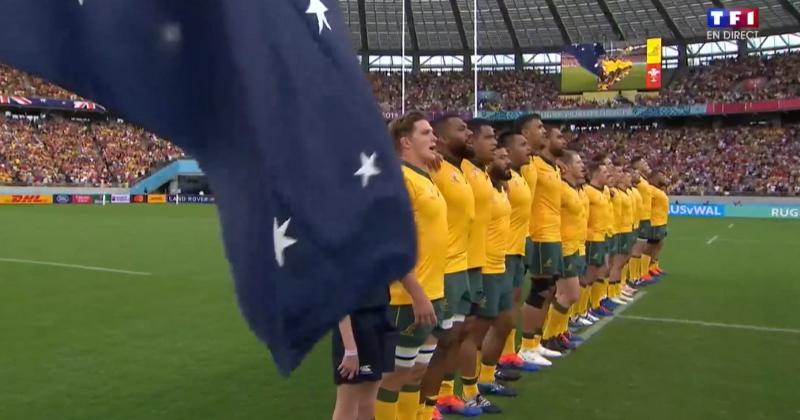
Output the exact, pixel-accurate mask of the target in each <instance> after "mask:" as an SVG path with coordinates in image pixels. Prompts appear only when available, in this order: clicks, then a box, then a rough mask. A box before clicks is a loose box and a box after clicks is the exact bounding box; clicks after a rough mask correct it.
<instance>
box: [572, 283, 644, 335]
mask: <svg viewBox="0 0 800 420" xmlns="http://www.w3.org/2000/svg"><path fill="white" fill-rule="evenodd" d="M645 294H647V292H646V291H644V290H642V291H641V292H639V293H637V294H636V296H634V297H633V300H632V301H630V302H629V303H628V304H627V305H623V306H620V307H619V308H617V310H616V311H615V312H614V315H613V316H607V317H605V318H603V319H601V320H600V321H597V322H596V323H595V324H594V325H592V326H591V327H589V328H587V329H585V330H584V331H583V332H581V333H580V334H578V335H580V336H581V337H583V340H584V341H582V342H581V343H580V345H579V346H578V347H580V346H582V345H584V344H585V343H587V342H588V341H589V338H591V337H592V336H593V335H595V334H597V333H598V332H600V330H602V329H603V328H604V327H605V326H606V325H608V323H609V322H611V321H613V320H614V318H616V317H618V316H619V315H620V314H622V313H623V312H625V311H626V310H627V309H628V308H630V307H631V305H633V304H634V303H635V302H637V301H638V300H639V299H641V298H642V297H644V295H645Z"/></svg>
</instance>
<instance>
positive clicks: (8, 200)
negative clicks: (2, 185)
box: [0, 194, 53, 205]
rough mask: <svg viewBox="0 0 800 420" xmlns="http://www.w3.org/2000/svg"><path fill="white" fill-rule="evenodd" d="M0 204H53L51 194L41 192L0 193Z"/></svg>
mask: <svg viewBox="0 0 800 420" xmlns="http://www.w3.org/2000/svg"><path fill="white" fill-rule="evenodd" d="M0 204H22V205H37V204H53V196H52V195H42V194H24V195H22V194H11V195H8V194H6V195H0Z"/></svg>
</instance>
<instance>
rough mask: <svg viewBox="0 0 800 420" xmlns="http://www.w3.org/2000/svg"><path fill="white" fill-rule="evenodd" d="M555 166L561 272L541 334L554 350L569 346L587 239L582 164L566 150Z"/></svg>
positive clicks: (546, 344) (547, 345) (547, 344)
mask: <svg viewBox="0 0 800 420" xmlns="http://www.w3.org/2000/svg"><path fill="white" fill-rule="evenodd" d="M558 166H559V168H560V169H561V175H562V180H561V210H560V215H561V221H560V229H561V255H562V257H563V258H564V269H563V271H562V272H561V277H560V278H559V279H558V286H557V288H556V293H555V298H554V299H553V302H552V304H551V305H550V309H549V312H548V315H547V320H546V321H545V324H544V332H543V334H542V338H543V345H544V346H545V347H546V348H549V349H550V350H554V351H561V350H563V349H566V348H570V347H571V343H570V342H569V341H570V340H569V339H567V338H566V337H563V334H565V331H567V328H568V323H569V310H570V307H572V305H573V304H575V303H577V302H578V299H579V298H580V294H581V286H580V281H579V278H580V276H581V275H582V274H583V266H584V258H583V257H582V256H581V255H580V249H581V245H582V244H583V243H584V242H585V240H586V237H585V224H586V217H585V215H584V212H585V209H584V204H583V199H582V198H581V194H580V192H579V182H580V181H579V180H581V179H583V178H584V168H583V161H582V160H581V157H580V156H579V155H578V153H577V152H575V151H573V150H565V151H564V152H563V155H562V156H560V157H559V158H558ZM581 225H583V226H584V227H582V226H581Z"/></svg>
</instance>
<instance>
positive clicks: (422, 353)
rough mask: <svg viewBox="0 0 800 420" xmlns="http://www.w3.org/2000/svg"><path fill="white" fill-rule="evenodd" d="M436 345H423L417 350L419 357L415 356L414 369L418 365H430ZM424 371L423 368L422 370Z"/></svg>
mask: <svg viewBox="0 0 800 420" xmlns="http://www.w3.org/2000/svg"><path fill="white" fill-rule="evenodd" d="M436 347H437V345H436V344H425V345H423V346H422V348H420V349H419V355H418V356H417V365H415V367H414V368H415V369H416V368H417V366H419V365H423V366H427V365H429V364H430V363H431V359H432V358H433V353H435V352H436ZM423 370H424V368H423Z"/></svg>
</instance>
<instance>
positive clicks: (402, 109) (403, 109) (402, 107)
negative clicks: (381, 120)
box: [400, 0, 406, 114]
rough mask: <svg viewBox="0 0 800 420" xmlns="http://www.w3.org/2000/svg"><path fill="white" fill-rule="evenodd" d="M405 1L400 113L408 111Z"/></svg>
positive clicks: (401, 45)
mask: <svg viewBox="0 0 800 420" xmlns="http://www.w3.org/2000/svg"><path fill="white" fill-rule="evenodd" d="M401 1H402V2H403V12H402V14H401V16H402V19H401V20H402V26H403V30H402V31H401V32H400V48H401V53H400V54H401V57H400V83H401V84H402V88H401V94H400V96H401V98H400V113H401V114H405V113H406V1H405V0H401Z"/></svg>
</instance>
